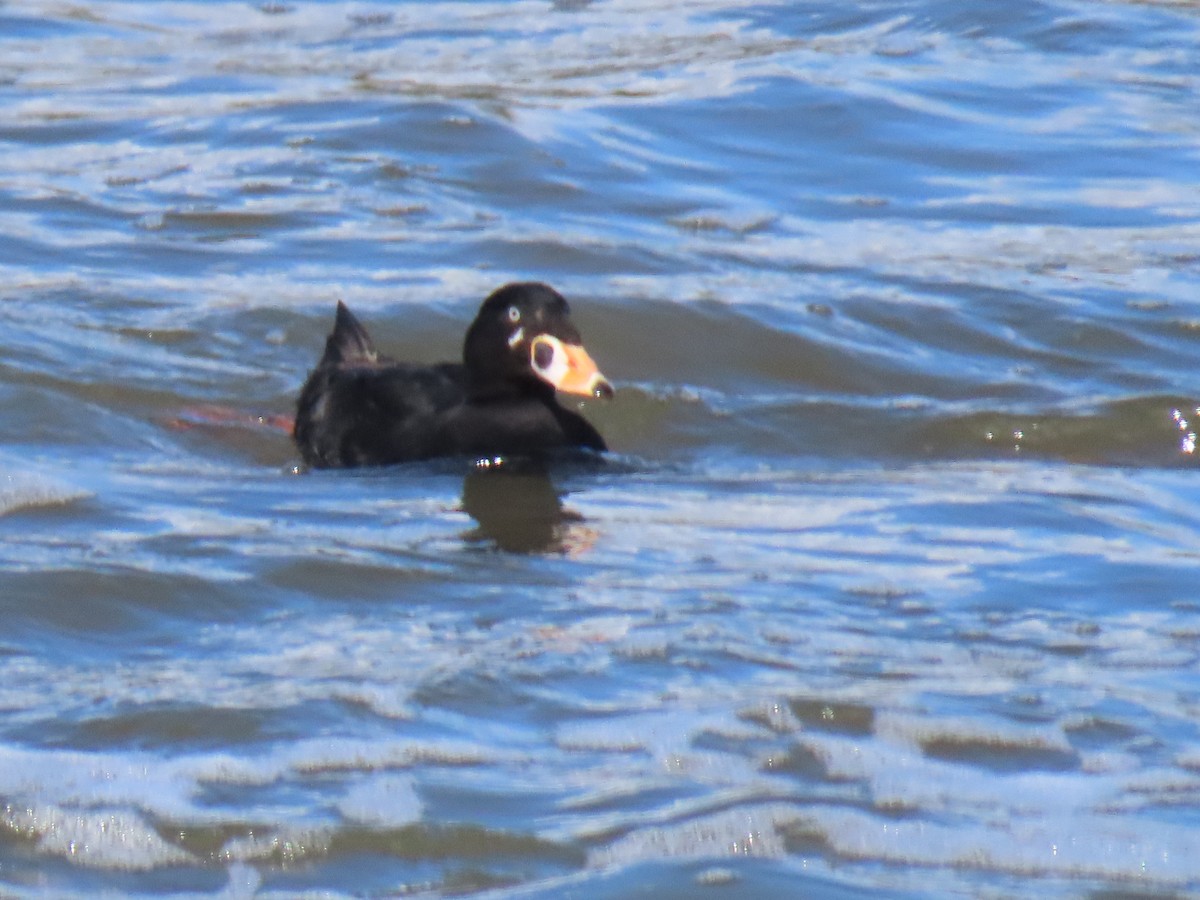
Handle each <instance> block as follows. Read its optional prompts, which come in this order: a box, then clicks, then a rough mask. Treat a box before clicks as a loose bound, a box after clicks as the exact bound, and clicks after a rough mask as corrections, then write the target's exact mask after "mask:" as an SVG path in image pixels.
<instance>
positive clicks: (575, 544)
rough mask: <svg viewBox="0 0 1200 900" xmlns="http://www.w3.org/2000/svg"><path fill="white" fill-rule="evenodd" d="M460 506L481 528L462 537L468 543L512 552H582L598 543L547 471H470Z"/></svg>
mask: <svg viewBox="0 0 1200 900" xmlns="http://www.w3.org/2000/svg"><path fill="white" fill-rule="evenodd" d="M462 504H463V510H464V511H465V512H466V513H467V514H468V515H469V516H470V517H471V518H473V519H474V520H475V521H476V522H477V523H478V525H479V527H478V528H476V529H475V530H474V531H473V532H470V533H468V534H466V535H464V539H465V540H467V541H468V542H487V543H491V544H494V545H495V546H496V547H498V548H500V549H501V550H507V551H509V552H512V553H543V552H552V551H557V552H562V553H578V552H582V551H584V550H587V549H588V548H590V547H591V545H592V544H593V543H594V542H595V540H596V533H595V531H593V530H592V529H590V528H588V527H587V526H585V525H584V524H583V521H584V519H583V516H581V515H580V514H579V513H577V512H574V511H572V510H568V509H564V508H563V505H562V499H561V497H560V496H559V493H558V490H557V489H556V488H555V487H554V484H553V483H552V482H551V480H550V477H549V475H547V474H546V472H545V471H544V470H540V469H536V468H535V469H530V468H524V469H522V470H521V471H505V470H504V469H503V468H502V469H500V470H499V471H489V470H486V469H479V470H477V471H474V472H471V473H470V474H468V475H467V477H466V478H465V479H464V481H463V498H462Z"/></svg>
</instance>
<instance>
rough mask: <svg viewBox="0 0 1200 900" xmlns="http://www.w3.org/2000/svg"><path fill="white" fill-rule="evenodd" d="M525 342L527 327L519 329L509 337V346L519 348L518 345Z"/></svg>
mask: <svg viewBox="0 0 1200 900" xmlns="http://www.w3.org/2000/svg"><path fill="white" fill-rule="evenodd" d="M523 340H525V326H524V325H522V326H521V327H520V328H518V329H517V330H516V331H514V332H513V333H512V334H511V335H510V336H509V338H508V346H509V347H515V346H517V344H519V343H521V341H523Z"/></svg>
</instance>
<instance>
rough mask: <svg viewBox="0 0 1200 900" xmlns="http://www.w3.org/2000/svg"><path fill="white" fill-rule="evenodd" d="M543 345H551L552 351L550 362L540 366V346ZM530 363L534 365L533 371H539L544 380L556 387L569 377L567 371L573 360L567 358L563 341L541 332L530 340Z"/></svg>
mask: <svg viewBox="0 0 1200 900" xmlns="http://www.w3.org/2000/svg"><path fill="white" fill-rule="evenodd" d="M543 346H545V347H549V348H550V350H551V351H552V353H551V356H550V362H548V363H547V364H546V365H544V366H539V365H538V348H540V347H543ZM529 364H530V365H531V366H533V371H535V372H537V374H538V376H539V377H540V378H542V380H544V381H548V382H550V384H552V385H554V386H555V387H558V386H559V385H560V384H562V382H563V379H564V378H566V377H567V372H568V371H570V368H571V361H570V360H569V359H568V358H567V351H566V349H564V348H563V345H562V341H560V340H559V339H558V338H556V337H551V336H550V335H548V334H539V335H538V336H537V337H536V338H534V339H533V341H532V342H530V345H529Z"/></svg>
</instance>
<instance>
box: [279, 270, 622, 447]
mask: <svg viewBox="0 0 1200 900" xmlns="http://www.w3.org/2000/svg"><path fill="white" fill-rule="evenodd" d="M556 390H559V391H565V392H567V393H573V394H580V395H584V396H596V397H605V398H608V397H611V396H612V394H613V389H612V386H611V385H610V384H609V383H608V381H607V380H606V379H605V378H604V376H603V375H601V374H600V372H599V370H598V369H597V368H596V364H595V363H593V362H592V360H591V357H589V356H588V354H587V352H586V351H585V350H584V349H583V344H582V342H581V340H580V337H579V332H578V331H577V330H576V329H575V326H574V325H572V324H571V320H570V317H569V309H568V307H567V301H566V300H564V299H563V298H562V296H561V295H560V294H558V292H556V291H555V290H553V289H552V288H550V287H547V286H546V285H544V284H536V283H523V284H510V285H506V286H505V287H502V288H500V289H499V290H497V291H495V292H494V293H493V294H492V295H491V296H489V297H488V298H487V299H486V300H485V301H484V302H483V305H482V306H481V307H480V309H479V313H478V315H477V316H476V317H475V321H474V322H472V323H471V326H470V328H468V329H467V334H466V339H465V340H464V342H463V361H462V363H441V364H438V365H433V366H419V365H412V364H407V363H398V362H394V361H392V360H389V359H387V358H385V357H383V356H380V355H379V354H378V353H377V352H376V350H375V346H374V344H373V343H372V341H371V338H370V336H369V335H368V334H367V332H366V329H364V328H363V327H362V325H361V324H359V322H358V320H357V319H356V318H355V317H354V316H353V315H352V314H351V313H350V311H349V310H348V309H346V307H345V306H344V305H342V304H340V303H339V304H338V309H337V320H336V323H335V325H334V329H333V332H332V333H331V334H330V335H329V339H328V340H327V341H326V344H325V353H324V355H323V356H322V357H321V360H320V362H319V363H318V364H317V367H316V368H315V369H314V370H313V371H312V373H311V374H310V375H309V377H308V381H307V382H306V383H305V385H304V387H303V389H302V390H301V392H300V399H299V402H298V404H297V410H296V425H295V430H294V432H293V434H294V437H295V440H296V444H297V446H298V447H299V448H300V453H301V454H302V455H303V457H304V461H305V462H306V463H307V464H308V465H310V466H319V467H326V466H329V467H338V466H373V465H390V464H393V463H400V462H408V461H411V460H420V459H430V458H433V457H439V456H454V455H471V456H475V457H495V456H510V455H538V454H542V453H545V452H549V451H555V450H560V449H571V448H582V449H586V450H593V451H596V450H605V449H607V447H606V445H605V443H604V438H602V437H601V436H600V434H599V432H597V431H596V429H595V428H594V427H592V425H591V424H590V423H589V422H588V421H587V420H586V419H584V418H583V417H582V416H580V415H579V414H578V413H575V412H572V411H570V410H568V409H564V408H563V407H562V406H560V405H559V403H558V401H557V399H556V397H555V391H556Z"/></svg>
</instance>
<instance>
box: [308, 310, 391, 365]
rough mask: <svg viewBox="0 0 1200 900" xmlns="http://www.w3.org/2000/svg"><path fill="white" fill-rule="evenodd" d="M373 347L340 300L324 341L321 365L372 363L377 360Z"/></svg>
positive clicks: (364, 331)
mask: <svg viewBox="0 0 1200 900" xmlns="http://www.w3.org/2000/svg"><path fill="white" fill-rule="evenodd" d="M378 358H379V357H378V354H377V353H376V352H375V345H374V344H373V343H372V342H371V336H370V335H369V334H367V329H365V328H363V326H362V323H361V322H359V321H358V319H356V318H355V317H354V313H352V312H350V310H349V309H347V308H346V304H345V303H343V302H342V301H341V300H339V301H338V305H337V319H336V320H335V322H334V324H333V331H331V332H330V333H329V338H328V340H326V341H325V355H324V356H322V357H321V363H322V364H323V365H324V364H335V363H351V364H353V363H374V362H375V361H376V360H377V359H378Z"/></svg>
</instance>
